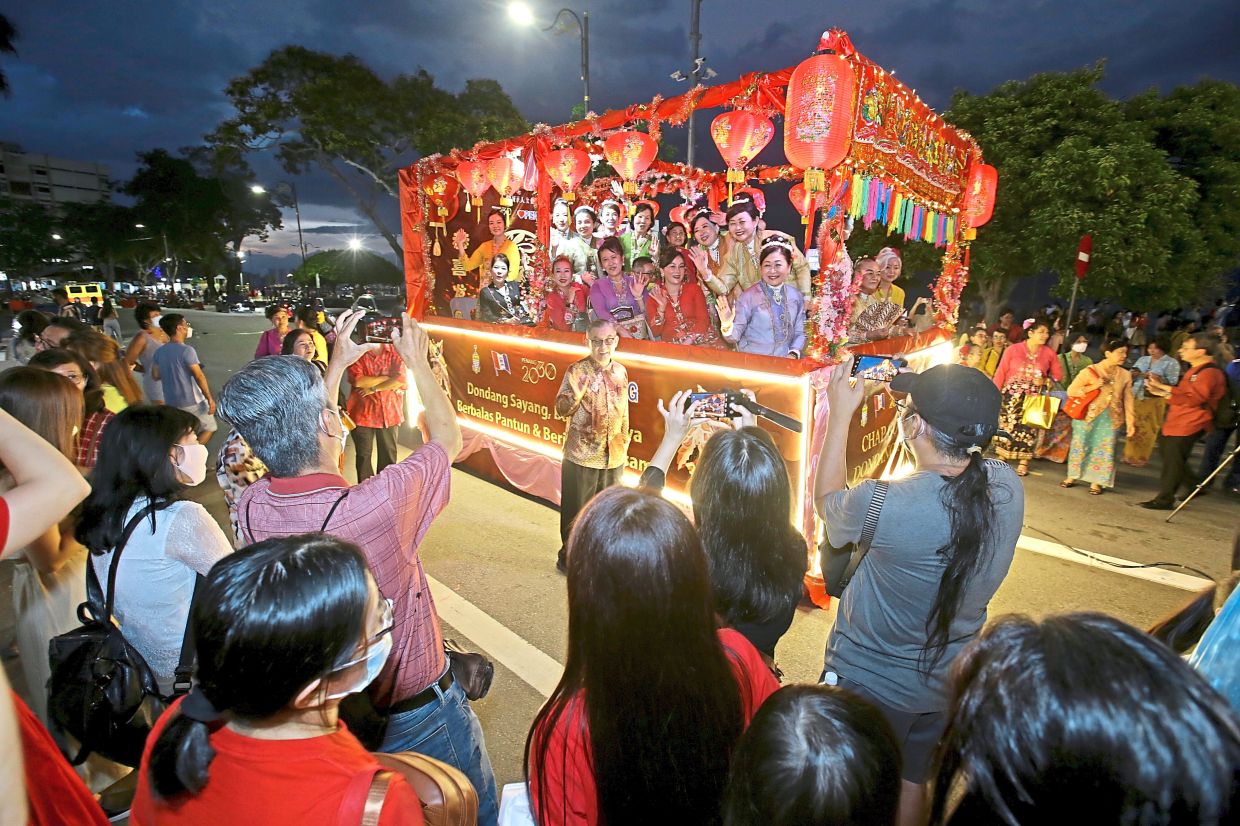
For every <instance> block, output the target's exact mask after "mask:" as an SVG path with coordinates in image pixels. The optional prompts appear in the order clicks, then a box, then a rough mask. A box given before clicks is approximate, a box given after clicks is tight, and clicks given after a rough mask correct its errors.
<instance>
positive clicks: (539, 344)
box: [422, 324, 802, 385]
mask: <svg viewBox="0 0 1240 826" xmlns="http://www.w3.org/2000/svg"><path fill="white" fill-rule="evenodd" d="M422 327H423V328H424V329H426V330H429V331H431V332H437V333H440V334H443V335H449V334H450V335H459V336H464V337H467V338H468V339H471V340H472V339H484V340H488V341H494V342H498V343H500V344H504V345H507V346H509V347H513V348H518V349H530V350H548V351H551V352H554V353H564V354H566V355H574V356H580V357H582V358H584V357H585V356H588V355H589V354H590V351H589V349H588V348H586V347H583V346H580V345H576V344H562V343H561V342H558V341H541V340H539V339H531V338H521V337H517V336H506V335H503V334H502V333H491V332H486V331H479V330H461V329H458V328H456V327H447V326H444V325H442V324H423V325H422ZM616 358H617V360H618V361H621V362H625V361H628V362H639V363H643V364H651V365H657V366H659V367H673V368H676V369H679V370H682V371H685V372H694V373H705V374H708V375H714V376H722V377H724V378H729V379H730V378H736V379H747V380H749V381H752V382H755V383H758V384H759V385H761V384H771V383H774V384H784V385H799V384H801V383H802V377H801V376H789V375H785V374H782V373H763V372H761V371H760V370H750V369H748V368H745V367H722V366H719V365H715V364H710V363H708V362H697V361H689V360H686V359H674V358H669V357H667V356H651V355H647V354H645V353H627V352H625V351H624V350H620V351H619V352H618V353H617V354H616Z"/></svg>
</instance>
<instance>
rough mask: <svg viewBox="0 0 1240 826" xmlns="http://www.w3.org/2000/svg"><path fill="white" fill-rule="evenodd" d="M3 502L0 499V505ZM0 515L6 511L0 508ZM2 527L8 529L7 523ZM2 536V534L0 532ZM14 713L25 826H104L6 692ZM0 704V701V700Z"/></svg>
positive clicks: (29, 714)
mask: <svg viewBox="0 0 1240 826" xmlns="http://www.w3.org/2000/svg"><path fill="white" fill-rule="evenodd" d="M2 502H3V500H2V499H0V503H2ZM0 513H4V514H5V515H6V516H7V514H8V507H7V506H2V505H0ZM5 527H8V525H7V522H6V524H5ZM0 533H2V532H0ZM9 697H10V698H11V699H12V701H13V708H14V711H16V712H17V726H18V730H19V731H20V732H21V738H22V769H23V770H24V771H25V775H26V803H27V805H28V806H29V808H30V819H29V820H28V821H26V822H27V823H28V824H29V826H61V824H67V823H72V824H73V826H107V823H108V819H107V818H106V817H104V814H103V809H101V808H99V804H98V803H96V802H95V798H94V796H93V795H92V794H91V793H90V790H89V789H87V788H86V784H85V783H83V782H82V778H80V777H78V776H77V773H76V772H75V771H73V767H72V766H70V765H69V762H68V761H67V760H65V758H64V756H63V755H62V754H61V753H60V749H58V748H57V747H56V743H55V742H54V741H53V740H52V735H50V734H48V733H47V729H45V728H44V727H43V724H42V723H40V722H39V718H38V717H36V716H34V712H33V711H31V710H30V708H29V707H28V706H27V705H26V704H25V703H24V702H22V699H21V698H20V697H18V696H17V694H15V693H14V692H12V691H10V692H9ZM0 701H3V698H2V697H0Z"/></svg>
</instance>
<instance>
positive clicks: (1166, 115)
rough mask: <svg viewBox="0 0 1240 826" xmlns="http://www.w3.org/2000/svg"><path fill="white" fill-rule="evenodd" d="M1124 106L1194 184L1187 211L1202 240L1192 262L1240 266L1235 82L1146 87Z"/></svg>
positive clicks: (1239, 99)
mask: <svg viewBox="0 0 1240 826" xmlns="http://www.w3.org/2000/svg"><path fill="white" fill-rule="evenodd" d="M1127 111H1128V115H1129V118H1131V119H1132V120H1134V121H1140V122H1143V123H1145V124H1146V125H1147V126H1149V127H1150V128H1151V129H1152V130H1153V134H1154V144H1155V145H1156V146H1157V147H1158V148H1159V149H1162V150H1163V151H1164V152H1166V153H1167V156H1168V162H1169V163H1170V164H1171V166H1172V168H1174V169H1175V170H1176V171H1178V172H1179V173H1180V174H1182V175H1186V176H1187V177H1189V178H1191V179H1192V180H1193V181H1195V182H1196V183H1197V192H1198V198H1197V201H1196V203H1195V205H1194V206H1193V207H1192V209H1191V214H1192V220H1193V223H1194V225H1196V227H1197V228H1198V230H1199V231H1200V232H1201V237H1202V243H1201V245H1200V247H1199V248H1198V250H1197V253H1198V256H1197V258H1196V259H1194V262H1193V264H1194V266H1199V267H1200V269H1201V270H1202V271H1203V272H1206V273H1225V272H1229V271H1231V270H1234V269H1235V268H1236V267H1238V266H1240V87H1238V86H1236V84H1234V83H1225V82H1223V81H1218V80H1203V81H1201V82H1200V83H1198V84H1196V85H1195V86H1181V87H1178V88H1176V89H1174V90H1173V91H1172V92H1171V94H1169V95H1167V96H1166V97H1162V98H1160V97H1159V96H1158V94H1157V92H1153V91H1151V92H1147V93H1146V94H1144V95H1139V96H1137V97H1136V98H1133V99H1132V100H1131V101H1129V102H1128V104H1127Z"/></svg>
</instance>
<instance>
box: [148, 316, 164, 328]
mask: <svg viewBox="0 0 1240 826" xmlns="http://www.w3.org/2000/svg"><path fill="white" fill-rule="evenodd" d="M161 318H163V316H160V315H153V316H151V320H150V321H149V322H148V323H147V326H148V327H150V328H152V329H155V328H157V327H159V320H160V319H161Z"/></svg>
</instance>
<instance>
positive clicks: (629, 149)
mask: <svg viewBox="0 0 1240 826" xmlns="http://www.w3.org/2000/svg"><path fill="white" fill-rule="evenodd" d="M658 151H659V145H658V144H657V143H655V140H654V138H652V137H650V136H649V135H647V134H646V133H645V132H616V133H615V134H614V135H612V136H611V137H610V138H608V139H607V140H606V141H604V142H603V157H605V158H606V159H607V162H608V163H609V164H611V165H612V167H613V168H614V169H615V170H616V173H617V174H618V175H619V176H620V177H621V178H623V179H624V193H625V194H626V195H636V194H637V176H638V175H640V174H642V173H643V172H645V171H646V170H647V169H649V168H650V164H652V163H654V156H655V154H656V153H657V152H658Z"/></svg>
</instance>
